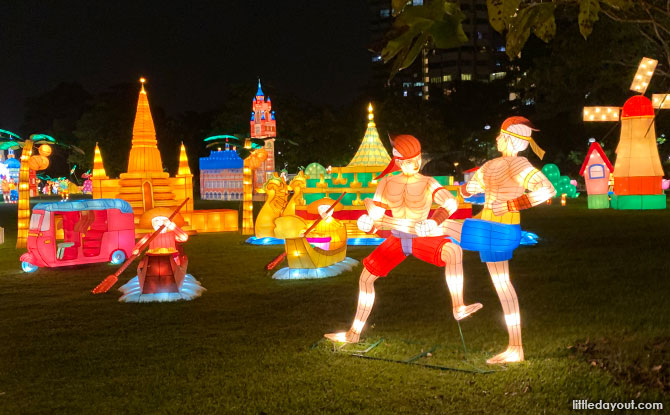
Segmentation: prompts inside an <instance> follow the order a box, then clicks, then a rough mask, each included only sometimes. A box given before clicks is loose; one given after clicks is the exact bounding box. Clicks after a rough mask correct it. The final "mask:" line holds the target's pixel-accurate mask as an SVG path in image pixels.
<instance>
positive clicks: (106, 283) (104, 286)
mask: <svg viewBox="0 0 670 415" xmlns="http://www.w3.org/2000/svg"><path fill="white" fill-rule="evenodd" d="M189 199H190V198H188V197H187V198H186V200H184V201H183V202H182V204H181V205H179V206H177V209H175V211H174V212H172V215H170V217H169V218H168V220H169V221H172V219H174V217H175V216H176V215H177V213H179V211H180V210H181V208H182V207H184V205H185V204H186V202H188V200H189ZM168 223H169V222H168ZM166 226H167V223H164V224H162V225H161V226H160V228H158V229H156V231H154V233H152V234H151V236H150V237H149V238H148V239H147V240H146V241H145V242H144V244H143V245H142V246H140V247H139V248H138V249H136V250H133V251H137V254H135V253H133V254H132V255H131V256H130V257H129V258H128V259H127V260H126V262H124V263H123V265H121V267H119V269H118V270H117V271H116V272H115V273H114V274H112V275H109V276H107V278H105V279H104V280H102V282H101V283H100V284H98V286H97V287H95V288H94V289H93V290H92V291H91V292H92V293H93V294H102V293H106V292H107V291H109V289H110V288H112V287H113V286H114V284H116V283H117V282H118V281H119V275H121V273H122V272H123V271H125V270H126V268H128V267H129V266H130V264H131V263H132V262H133V261H134V260H135V258H137V257H139V256H140V255H142V252H143V251H144V250H145V249H146V248H147V247H148V246H149V244H150V243H151V241H153V240H154V239H156V237H158V235H160V233H161V232H162V231H163V229H165V227H166Z"/></svg>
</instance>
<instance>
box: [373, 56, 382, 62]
mask: <svg viewBox="0 0 670 415" xmlns="http://www.w3.org/2000/svg"><path fill="white" fill-rule="evenodd" d="M381 60H382V55H375V56H373V57H372V62H381Z"/></svg>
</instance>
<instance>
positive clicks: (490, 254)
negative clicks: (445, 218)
mask: <svg viewBox="0 0 670 415" xmlns="http://www.w3.org/2000/svg"><path fill="white" fill-rule="evenodd" d="M520 242H521V226H520V225H506V224H504V223H496V222H490V221H487V220H481V219H466V220H465V222H464V223H463V229H462V230H461V248H463V249H467V250H469V251H477V252H479V257H480V258H481V260H482V262H500V261H507V260H510V259H512V253H513V252H514V250H515V249H516V248H517V247H518V246H519V243H520Z"/></svg>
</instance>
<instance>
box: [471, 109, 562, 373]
mask: <svg viewBox="0 0 670 415" xmlns="http://www.w3.org/2000/svg"><path fill="white" fill-rule="evenodd" d="M533 131H537V129H536V128H535V127H534V126H533V124H532V123H531V122H530V121H529V120H528V119H526V118H524V117H510V118H507V119H506V120H505V121H504V122H503V124H502V128H501V129H500V134H499V135H498V138H497V139H496V144H497V146H498V151H500V152H501V153H502V157H498V158H495V159H493V160H489V161H487V162H486V163H484V165H483V166H482V167H481V168H480V169H479V170H477V172H476V173H475V174H474V176H473V177H472V178H471V179H470V181H468V182H467V183H465V184H464V185H463V186H462V187H461V194H462V195H463V196H464V197H468V196H470V195H472V194H476V193H482V192H483V193H484V194H485V201H484V208H483V209H482V213H481V217H480V219H466V220H465V222H464V223H463V227H462V229H461V233H462V235H461V239H460V240H461V247H462V248H463V249H465V250H473V251H478V252H479V256H480V258H481V260H482V262H485V263H486V266H487V267H488V269H489V273H490V274H491V279H492V280H493V285H494V287H495V289H496V292H497V293H498V297H499V298H500V303H501V304H502V308H503V312H504V313H505V323H506V325H507V331H508V334H509V346H508V347H507V350H505V351H504V352H503V353H500V354H499V355H497V356H494V357H493V358H491V359H489V360H487V362H488V363H508V362H519V361H521V360H523V359H524V355H523V347H522V344H521V316H520V314H519V300H518V299H517V296H516V291H515V290H514V287H513V286H512V283H511V281H510V279H509V260H510V259H512V253H513V251H514V250H515V249H516V248H517V247H518V246H519V242H520V239H521V226H520V225H519V221H520V215H519V211H521V210H523V209H528V208H531V207H533V206H536V205H539V204H541V203H543V202H545V201H546V200H547V199H550V198H552V197H553V196H554V195H555V194H556V190H555V189H554V187H553V186H552V184H551V182H550V181H549V179H547V178H546V177H545V175H544V174H542V172H541V171H540V170H538V169H536V168H535V167H533V165H532V164H530V162H529V161H528V159H526V158H525V157H520V156H518V155H517V154H518V153H519V152H520V151H523V150H525V149H526V148H528V146H529V145H530V147H531V149H532V150H533V152H534V153H535V154H536V155H537V156H538V157H539V158H540V159H542V157H543V156H544V151H543V150H542V149H541V148H540V147H539V146H538V145H537V144H536V143H535V141H534V140H533V138H532V137H531V134H532V132H533Z"/></svg>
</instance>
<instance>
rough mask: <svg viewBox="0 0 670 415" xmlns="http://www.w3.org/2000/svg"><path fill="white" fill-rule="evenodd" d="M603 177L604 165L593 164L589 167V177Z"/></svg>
mask: <svg viewBox="0 0 670 415" xmlns="http://www.w3.org/2000/svg"><path fill="white" fill-rule="evenodd" d="M604 177H605V165H604V164H594V165H592V166H591V167H589V179H602V178H604Z"/></svg>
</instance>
